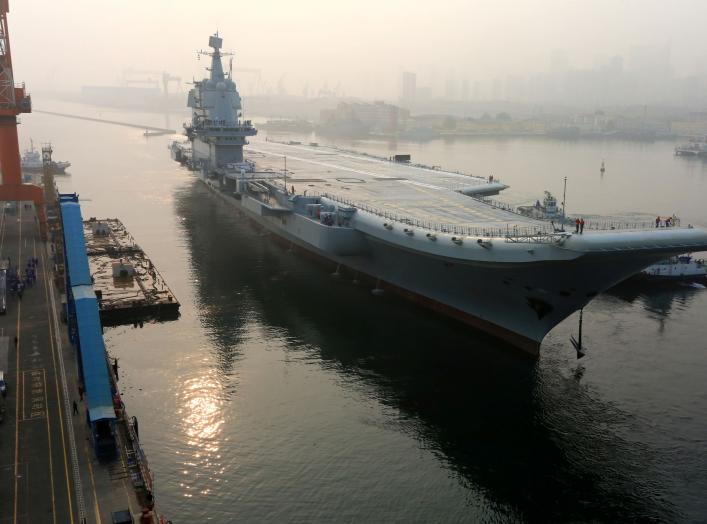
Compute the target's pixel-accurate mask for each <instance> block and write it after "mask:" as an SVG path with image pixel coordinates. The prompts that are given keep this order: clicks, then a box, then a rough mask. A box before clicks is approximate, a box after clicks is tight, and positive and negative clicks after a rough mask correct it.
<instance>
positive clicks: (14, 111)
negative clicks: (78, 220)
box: [0, 0, 46, 236]
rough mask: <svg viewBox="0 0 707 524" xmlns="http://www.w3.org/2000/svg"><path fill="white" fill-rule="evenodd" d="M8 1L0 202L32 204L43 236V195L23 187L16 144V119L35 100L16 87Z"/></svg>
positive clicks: (1, 83)
mask: <svg viewBox="0 0 707 524" xmlns="http://www.w3.org/2000/svg"><path fill="white" fill-rule="evenodd" d="M9 11H10V4H9V0H0V171H2V184H0V201H14V202H23V201H25V202H26V201H32V202H34V206H35V209H36V212H37V218H38V220H39V224H40V228H41V231H42V235H43V236H44V235H45V234H46V214H45V210H44V192H43V190H42V188H41V187H39V186H36V185H34V184H23V183H22V166H21V164H20V144H19V141H18V140H17V115H19V114H21V113H30V112H32V99H31V97H30V96H29V95H28V94H27V92H26V91H25V86H24V84H20V85H15V79H14V75H13V74H12V55H11V54H10V35H9V33H8V29H7V13H8V12H9Z"/></svg>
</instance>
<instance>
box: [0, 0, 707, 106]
mask: <svg viewBox="0 0 707 524" xmlns="http://www.w3.org/2000/svg"><path fill="white" fill-rule="evenodd" d="M705 19H707V2H704V1H699V0H678V1H676V2H674V3H670V4H669V3H666V2H664V1H662V0H642V1H638V0H625V1H622V2H615V1H612V0H593V1H592V2H578V1H561V0H536V1H534V2H516V1H512V0H478V1H476V2H473V3H471V2H467V1H465V0H442V1H441V2H437V3H436V4H434V6H430V5H429V4H417V3H414V2H404V1H403V0H389V1H386V2H374V1H373V0H358V1H357V2H345V1H344V2H337V3H335V4H334V3H331V2H328V1H325V0H302V1H301V2H298V3H297V4H291V3H285V2H282V1H278V0H263V1H261V2H244V3H234V2H230V1H227V0H211V1H210V2H208V3H207V4H206V5H205V6H204V8H201V9H194V4H193V3H192V2H186V1H185V0H173V1H168V0H154V1H151V2H137V1H135V0H126V2H123V3H121V4H120V5H117V4H107V3H99V2H94V1H91V0H75V1H74V2H73V3H72V9H71V12H70V13H69V12H67V10H66V8H65V6H63V5H62V4H60V3H56V2H49V1H48V0H26V1H24V2H20V1H14V2H11V12H10V23H11V27H12V36H13V46H14V47H13V53H14V55H15V57H14V58H15V64H16V66H15V69H16V71H15V73H16V77H17V78H16V79H17V81H24V82H26V83H27V86H28V89H29V90H30V91H36V92H39V91H48V90H59V91H62V90H63V91H69V90H72V91H75V92H77V91H79V89H80V87H81V86H82V85H97V84H98V85H116V84H118V83H119V82H120V81H121V79H122V71H124V70H125V69H129V68H132V69H136V70H154V71H166V72H169V73H170V74H171V75H173V76H178V77H180V78H182V80H183V85H182V89H183V90H186V86H185V85H184V84H185V83H186V82H188V81H190V80H191V79H192V78H201V77H202V76H203V74H204V71H203V66H204V65H205V63H204V62H203V61H201V62H199V61H197V60H196V53H195V51H196V50H197V49H200V48H203V47H205V45H206V43H207V39H208V36H209V35H210V34H212V33H214V32H215V31H216V30H218V31H219V32H220V34H221V35H222V36H223V38H224V49H226V50H231V51H234V52H235V56H234V68H235V76H236V80H237V81H238V82H239V87H240V88H241V89H242V91H243V94H244V95H245V96H248V95H252V94H264V93H271V94H278V93H280V94H285V93H288V94H292V95H297V96H307V97H316V96H337V97H341V96H344V95H346V96H352V97H358V98H362V99H367V100H375V99H384V100H387V101H392V102H397V101H399V100H400V97H401V76H402V73H403V72H410V73H414V74H415V78H416V86H415V98H420V99H425V98H429V99H443V100H444V99H449V100H460V101H466V100H469V101H473V100H504V99H505V100H510V101H514V100H518V101H529V102H530V103H542V102H543V101H544V100H551V101H559V102H561V101H564V102H567V103H569V102H572V101H573V100H577V101H579V102H582V103H595V102H594V100H595V99H596V100H599V102H597V103H600V104H601V105H604V104H608V103H617V102H621V101H622V100H624V98H625V97H624V95H623V94H622V93H624V94H626V93H629V94H635V95H636V100H635V101H633V100H632V101H631V102H636V103H660V102H664V103H681V101H688V102H689V103H695V104H702V103H703V102H702V100H701V97H700V96H698V95H699V92H700V91H701V90H702V89H703V87H704V80H703V79H704V78H705V77H706V76H707V60H705V55H706V54H707V52H706V51H705V49H707V33H705V31H704V23H703V20H705ZM641 50H643V51H641ZM666 50H667V52H666ZM666 57H667V61H666ZM666 64H667V65H668V66H669V67H667V68H665V67H663V66H664V65H666ZM243 69H246V70H249V71H242V70H243ZM641 70H643V71H645V74H644V73H640V71H641ZM253 71H258V73H254V72H253ZM651 84H652V85H651ZM570 95H571V96H570ZM604 96H607V97H608V98H606V99H604V98H602V97H604ZM558 97H559V99H558Z"/></svg>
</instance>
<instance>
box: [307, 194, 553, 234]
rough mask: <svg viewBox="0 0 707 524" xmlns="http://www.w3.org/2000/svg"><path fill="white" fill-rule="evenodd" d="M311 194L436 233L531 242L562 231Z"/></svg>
mask: <svg viewBox="0 0 707 524" xmlns="http://www.w3.org/2000/svg"><path fill="white" fill-rule="evenodd" d="M311 196H318V197H324V198H327V199H329V200H333V201H335V202H339V203H340V204H344V205H347V206H350V207H354V208H356V209H360V210H361V211H366V212H367V213H371V214H373V215H377V216H379V217H381V218H385V219H386V220H390V221H391V222H398V223H400V224H404V225H408V226H413V227H417V228H420V229H427V230H429V231H433V232H436V233H447V234H451V235H459V236H469V237H486V238H491V237H500V238H506V239H509V240H511V239H513V240H511V241H522V240H521V239H528V240H526V241H528V242H530V241H531V240H530V239H535V240H534V241H536V242H537V241H540V240H538V239H539V238H541V237H542V238H544V239H546V240H545V241H547V242H550V241H552V240H553V239H554V238H557V237H558V236H559V235H560V233H559V232H558V231H556V230H555V229H554V228H553V227H552V225H550V224H538V225H537V226H531V227H519V226H513V225H511V224H508V225H506V227H479V226H469V225H464V224H449V223H443V222H433V221H431V220H423V219H420V218H415V217H410V216H405V215H401V214H399V213H395V212H393V211H389V210H387V209H380V208H376V207H374V206H370V205H368V204H363V203H361V202H356V201H354V200H351V199H349V198H345V197H341V196H338V195H333V194H331V193H321V194H314V193H313V194H311Z"/></svg>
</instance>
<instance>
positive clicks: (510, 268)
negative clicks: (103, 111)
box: [170, 35, 707, 355]
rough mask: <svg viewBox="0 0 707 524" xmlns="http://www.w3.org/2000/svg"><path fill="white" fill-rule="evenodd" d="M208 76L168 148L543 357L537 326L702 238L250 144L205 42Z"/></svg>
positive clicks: (312, 240) (230, 85)
mask: <svg viewBox="0 0 707 524" xmlns="http://www.w3.org/2000/svg"><path fill="white" fill-rule="evenodd" d="M209 46H210V47H211V51H202V52H201V53H202V54H205V55H208V56H210V57H211V67H210V68H209V69H208V70H209V71H210V75H209V77H208V78H205V79H203V80H201V81H197V82H195V85H194V88H193V89H191V91H190V92H189V98H188V105H189V107H191V108H192V120H191V122H189V123H187V124H185V131H186V136H187V140H186V141H181V142H180V141H175V142H173V143H172V144H170V149H171V152H172V155H173V158H174V159H175V160H178V161H180V162H181V163H183V164H185V165H187V166H188V167H189V168H190V169H192V170H194V171H196V172H197V173H198V175H199V177H200V178H201V180H203V182H204V183H205V184H206V185H207V186H208V187H209V188H211V189H212V190H213V192H214V193H215V194H216V195H218V196H219V197H220V198H221V199H223V201H225V202H227V203H228V204H229V205H231V206H232V207H233V209H234V212H236V211H237V212H241V213H245V214H246V215H247V216H248V217H250V218H251V219H253V220H254V221H256V222H257V223H258V224H260V225H261V226H262V227H264V228H266V229H267V230H269V231H270V232H272V233H274V234H275V235H278V236H279V237H281V238H282V239H284V240H285V241H286V242H288V243H290V244H291V245H292V246H297V247H299V248H302V249H304V250H306V251H308V252H311V253H314V254H316V255H319V256H321V257H323V258H325V259H328V260H330V261H331V262H332V263H333V265H334V266H335V267H337V268H348V269H349V270H350V271H353V272H355V273H356V274H360V275H366V276H368V277H370V278H371V279H372V280H373V281H374V282H376V290H379V289H386V288H387V289H391V290H395V291H396V292H399V293H400V294H401V295H403V296H405V297H406V298H410V299H412V300H415V301H417V302H419V303H421V304H423V305H425V306H428V307H430V308H432V309H434V310H437V311H439V312H442V313H444V314H447V315H450V316H452V317H455V318H458V319H460V320H462V321H464V322H467V323H469V324H471V325H472V326H475V327H477V328H479V329H482V330H484V331H486V332H489V333H491V334H493V335H495V336H497V337H499V338H501V339H503V340H505V341H507V342H509V343H510V344H512V345H514V346H516V347H519V348H522V349H524V350H525V351H527V352H529V353H531V354H533V355H537V354H538V353H539V348H540V344H541V342H542V340H543V338H544V337H545V335H546V334H547V333H548V332H549V331H550V330H551V329H552V328H553V327H554V326H556V325H557V324H558V323H559V322H561V321H562V320H563V319H565V318H567V317H568V316H569V315H570V314H572V313H573V312H575V311H577V310H579V309H581V308H582V307H584V306H585V305H586V304H587V303H588V302H589V301H590V300H591V299H592V298H594V297H595V296H597V294H599V293H600V292H601V291H603V290H605V289H608V288H609V287H611V286H612V285H614V284H616V283H618V282H620V281H621V280H624V279H625V278H627V277H629V276H631V275H633V274H635V273H636V272H638V271H640V270H641V269H642V268H644V267H646V266H648V265H650V264H652V263H653V262H656V261H658V260H662V259H665V258H666V257H668V256H672V255H677V254H679V253H685V252H690V251H700V250H705V249H707V231H705V230H704V229H701V228H697V227H692V226H691V225H688V226H686V227H670V228H654V227H651V228H649V227H647V226H646V227H638V226H637V225H633V227H622V226H621V225H618V224H612V225H611V226H609V227H607V228H606V229H605V230H602V229H600V228H599V225H597V224H588V225H587V228H586V230H585V231H584V233H583V234H577V233H575V232H574V231H562V230H559V229H558V228H556V227H554V226H553V225H551V224H548V223H547V222H544V221H540V220H536V219H533V218H530V217H526V216H523V215H520V214H518V213H515V212H513V211H512V210H510V209H508V208H507V207H506V206H503V205H501V204H498V203H495V202H493V201H491V200H489V199H488V198H487V197H488V196H489V195H493V194H495V193H498V192H499V191H501V190H503V189H505V187H506V186H505V185H504V184H502V183H500V182H499V181H497V180H493V179H486V178H478V177H473V176H469V175H465V174H461V173H455V172H450V171H444V170H441V169H435V168H429V167H425V166H416V165H410V164H408V163H404V162H396V161H395V159H383V158H377V157H373V156H368V155H364V154H357V153H353V152H348V151H341V150H338V149H333V148H328V147H321V146H319V145H316V144H309V145H304V144H300V143H297V142H290V143H276V142H272V141H256V140H254V141H253V144H252V145H249V146H248V148H247V149H246V155H245V156H244V146H246V145H248V141H247V138H248V137H252V136H255V135H256V134H257V130H256V129H255V128H254V127H253V125H252V123H251V122H250V121H248V120H244V119H243V116H242V107H241V98H240V96H239V94H238V91H237V88H236V85H235V83H234V81H233V79H232V75H231V73H230V71H229V72H225V71H224V69H223V66H222V63H221V58H222V57H223V56H224V55H225V54H224V53H223V52H222V51H221V47H222V39H221V38H220V37H219V36H218V35H214V36H212V37H210V39H209Z"/></svg>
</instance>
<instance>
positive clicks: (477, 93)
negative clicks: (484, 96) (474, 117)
mask: <svg viewBox="0 0 707 524" xmlns="http://www.w3.org/2000/svg"><path fill="white" fill-rule="evenodd" d="M472 96H473V99H474V101H476V102H478V101H479V100H481V82H479V81H478V80H477V81H476V82H474V94H473V95H472Z"/></svg>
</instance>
